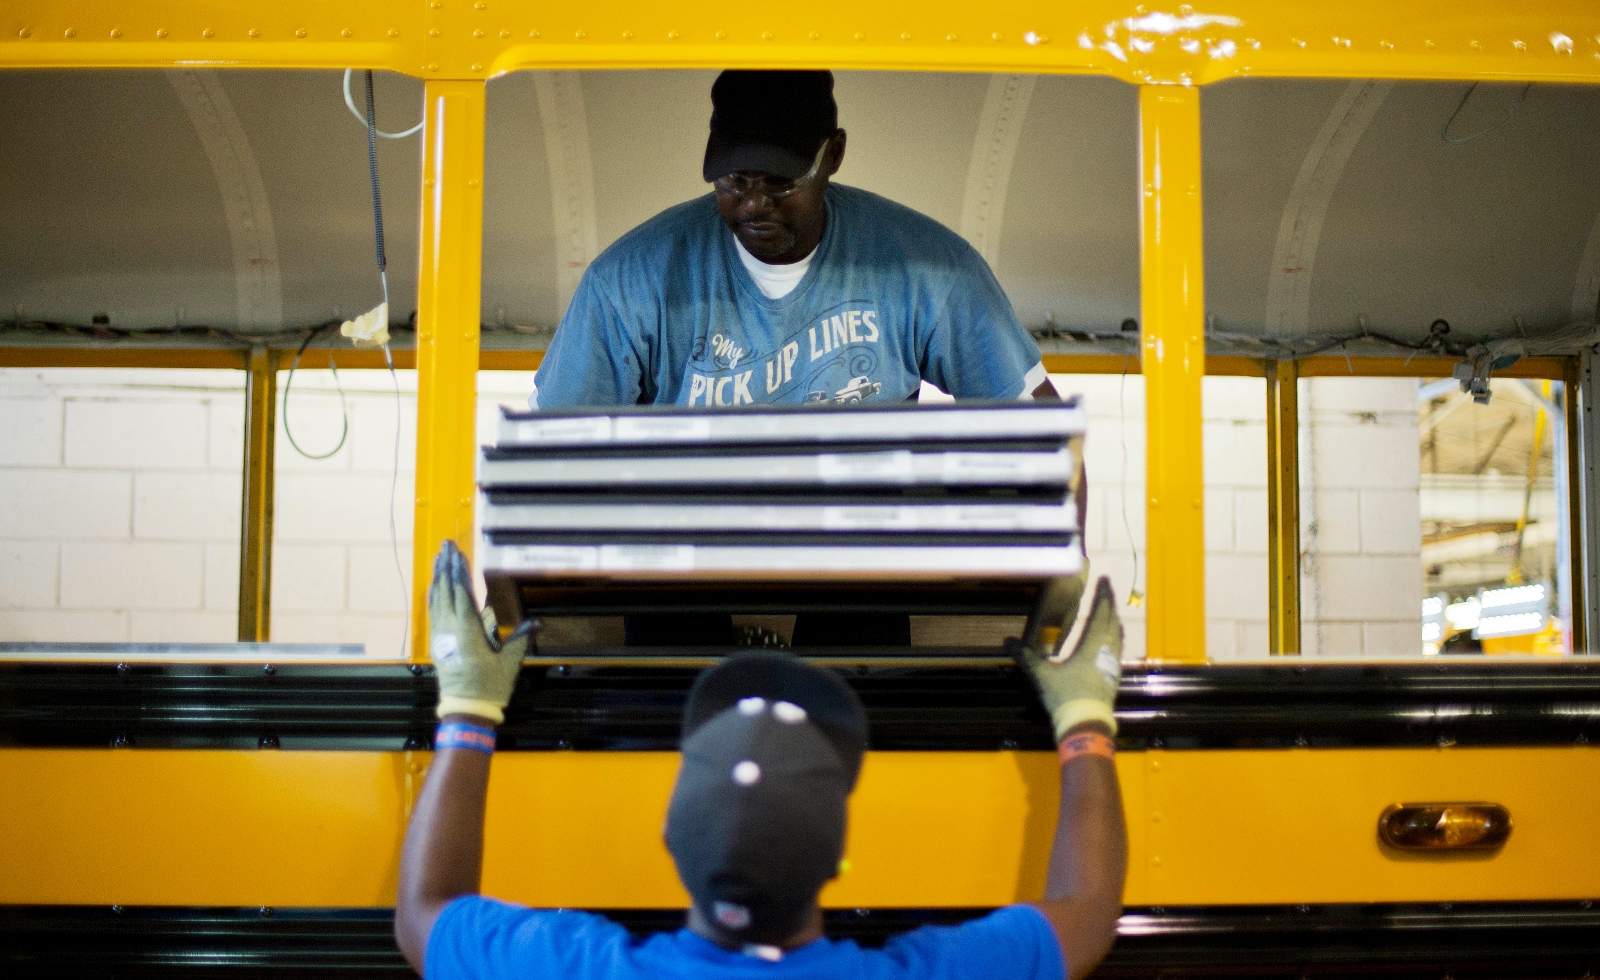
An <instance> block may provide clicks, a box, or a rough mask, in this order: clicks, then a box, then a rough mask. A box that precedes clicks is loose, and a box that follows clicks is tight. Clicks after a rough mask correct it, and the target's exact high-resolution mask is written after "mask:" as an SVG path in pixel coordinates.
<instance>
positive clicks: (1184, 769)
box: [0, 747, 1600, 908]
mask: <svg viewBox="0 0 1600 980" xmlns="http://www.w3.org/2000/svg"><path fill="white" fill-rule="evenodd" d="M426 759H427V756H426V755H424V754H417V755H415V756H413V757H410V758H409V759H408V756H407V755H405V754H403V753H376V752H373V753H358V752H282V751H259V752H245V751H209V750H205V751H202V750H184V751H167V750H145V749H135V750H129V749H122V750H110V749H104V750H102V749H4V750H0V841H3V842H4V844H3V845H0V903H47V904H48V903H64V904H66V903H74V904H80V903H81V904H106V905H109V904H126V905H136V904H159V905H274V906H293V905H303V906H376V905H387V904H390V903H391V902H392V901H393V897H394V889H395V880H396V867H397V860H398V859H397V855H398V852H399V844H400V839H401V836H402V834H403V832H404V820H405V815H406V808H407V799H408V794H409V793H410V792H412V791H413V790H414V788H415V787H416V786H417V785H419V780H418V776H417V774H416V773H415V772H413V771H412V770H413V768H415V769H418V770H420V768H421V765H422V764H424V763H425V762H426ZM1117 765H1118V770H1119V774H1120V776H1121V781H1122V786H1123V793H1124V799H1125V803H1126V806H1127V812H1128V823H1129V842H1130V848H1129V871H1128V888H1127V894H1126V899H1127V901H1128V903H1129V904H1133V905H1182V904H1247V903H1297V902H1305V903H1322V902H1394V901H1472V900H1514V899H1566V898H1590V897H1595V892H1597V891H1600V885H1597V882H1600V843H1597V840H1596V836H1595V834H1594V832H1593V828H1592V827H1590V826H1589V822H1590V820H1592V818H1593V815H1594V814H1596V813H1600V754H1597V753H1596V751H1595V750H1594V749H1591V748H1588V747H1573V748H1528V749H1454V748H1452V749H1367V750H1356V749H1348V750H1346V749H1337V750H1333V749H1322V750H1310V749H1296V750H1252V751H1234V750H1229V751H1195V752H1171V751H1151V752H1129V753H1124V754H1123V755H1122V756H1120V757H1119V758H1118V760H1117ZM676 767H677V756H676V755H675V754H673V753H665V752H636V753H635V752H606V753H576V752H568V753H504V754H502V755H500V756H498V757H496V759H495V762H494V777H493V782H492V783H491V791H490V798H489V817H488V830H487V843H486V856H485V870H484V890H485V891H486V892H487V893H490V894H494V895H498V896H500V897H503V898H507V899H511V900H516V901H522V902H528V903H531V904H537V905H548V906H568V907H592V908H604V907H661V906H671V905H680V904H682V903H683V902H684V900H685V899H684V894H683V892H682V890H681V888H680V887H679V885H678V883H677V880H676V877H675V876H674V874H673V869H672V862H671V858H670V857H669V856H668V855H667V853H666V850H665V848H664V847H663V846H662V844H661V827H662V822H663V817H664V814H665V810H666V800H667V796H668V794H669V793H670V791H671V787H672V780H673V778H674V774H675V772H676ZM1056 798H1057V785H1056V764H1055V758H1054V756H1053V754H1050V753H1042V752H942V753H934V752H927V753H922V752H885V753H873V754H869V756H868V758H867V763H866V766H865V768H864V769H863V772H862V779H861V786H860V788H859V790H858V792H857V794H856V796H855V798H854V800H853V802H852V807H851V830H850V844H849V850H848V854H847V859H848V862H849V867H848V870H847V871H846V872H845V873H844V874H843V875H842V876H841V877H840V878H839V880H838V881H836V882H835V883H834V884H832V885H830V886H829V888H828V889H827V890H826V891H825V892H824V894H823V899H824V902H825V904H827V905H829V906H835V907H847V908H848V907H857V906H862V907H865V906H875V907H930V906H956V905H1001V904H1005V903H1007V902H1012V901H1016V900H1019V899H1027V898H1031V897H1035V896H1037V895H1038V894H1039V893H1040V892H1041V890H1042V888H1043V881H1044V864H1045V860H1046V858H1047V855H1048V850H1049V846H1050V834H1051V828H1052V827H1053V825H1054V821H1055V811H1056ZM1400 801H1406V802H1429V801H1489V802H1496V803H1501V804H1504V805H1505V806H1506V807H1508V808H1509V809H1510V811H1511V814H1512V818H1513V820H1514V823H1515V829H1514V831H1513V832H1512V835H1511V840H1510V842H1509V843H1507V845H1506V846H1505V848H1504V849H1503V850H1502V851H1500V852H1498V853H1496V854H1491V855H1484V856H1476V857H1473V856H1456V857H1443V858H1439V857H1426V858H1417V857H1405V856H1399V855H1394V854H1390V853H1385V852H1384V851H1383V850H1382V849H1381V848H1380V845H1379V844H1378V842H1377V836H1376V827H1377V819H1378V815H1379V813H1380V812H1381V811H1382V810H1383V808H1384V807H1385V806H1387V805H1388V804H1390V803H1394V802H1400Z"/></svg>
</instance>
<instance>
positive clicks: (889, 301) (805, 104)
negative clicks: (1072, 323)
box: [530, 71, 1054, 408]
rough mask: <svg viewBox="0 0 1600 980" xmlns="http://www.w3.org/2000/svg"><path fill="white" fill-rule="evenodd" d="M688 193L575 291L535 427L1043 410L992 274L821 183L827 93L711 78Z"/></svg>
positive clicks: (916, 221) (1040, 389) (929, 234)
mask: <svg viewBox="0 0 1600 980" xmlns="http://www.w3.org/2000/svg"><path fill="white" fill-rule="evenodd" d="M711 103H712V115H711V136H710V139H709V141H708V142H707V145H706V155H705V163H704V166H703V176H704V177H705V179H706V180H707V181H708V182H710V183H711V185H712V188H713V193H711V194H708V195H706V196H705V197H701V198H698V199H696V200H693V201H689V202H687V203H685V204H680V205H678V206H677V207H674V208H669V209H668V210H666V211H663V212H662V213H661V214H659V215H657V216H655V217H654V218H651V219H650V220H649V221H646V222H645V223H644V224H642V225H640V226H639V227H637V228H635V229H633V230H632V231H630V232H628V233H627V234H626V235H624V236H622V238H620V239H618V240H617V242H616V243H615V244H613V245H612V246H611V247H610V248H607V249H606V250H605V252H603V253H602V254H601V255H600V257H599V258H598V259H596V260H595V261H594V263H593V264H592V265H591V266H590V267H589V269H588V271H587V272H585V273H584V276H583V280H582V282H581V283H580V284H579V286H578V291H577V293H576V295H574V296H573V298H572V303H571V305H570V306H568V307H567V311H566V315H565V316H563V317H562V318H561V324H560V326H559V327H558V328H557V330H556V334H555V338H554V339H553V340H552V342H551V344H550V349H549V351H548V352H547V353H546V354H545V359H544V363H543V364H541V365H540V367H539V371H538V374H537V375H536V376H535V385H536V389H535V391H534V394H533V397H532V398H531V399H530V403H531V404H532V406H533V407H534V408H570V407H574V406H582V405H633V404H647V405H689V406H705V407H708V408H710V407H721V406H735V405H749V404H756V403H786V404H794V403H820V404H849V403H854V402H863V401H894V400H901V399H905V398H910V397H913V396H914V395H915V394H916V392H917V389H918V387H919V385H920V383H921V382H922V381H923V380H927V381H929V382H931V383H932V384H934V385H936V386H937V387H939V388H941V389H943V390H944V391H947V392H949V393H950V394H952V395H955V396H956V397H957V398H1025V397H1028V396H1031V395H1036V394H1038V395H1048V396H1051V397H1053V396H1054V389H1052V388H1051V387H1050V382H1049V380H1048V378H1047V377H1046V375H1045V370H1044V365H1043V363H1042V362H1041V361H1040V357H1039V348H1038V346H1037V345H1036V344H1035V343H1034V341H1033V338H1032V337H1031V336H1029V334H1028V332H1027V331H1026V330H1024V329H1023V327H1022V325H1021V324H1020V323H1018V322H1017V318H1016V315H1015V314H1014V313H1013V312H1012V310H1011V303H1010V301H1009V300H1007V299H1006V295H1005V293H1004V292H1003V291H1002V290H1001V288H1000V284H999V283H998V282H996V281H995V278H994V273H993V272H991V271H990V270H989V266H988V265H987V264H986V263H985V262H984V261H983V258H982V256H980V255H979V254H978V253H977V252H976V251H974V250H973V248H972V246H970V245H968V244H967V243H966V242H965V241H964V240H962V238H961V237H960V236H958V235H956V234H955V233H954V232H952V231H951V230H950V229H948V228H946V227H944V226H943V225H941V224H939V223H938V222H937V221H934V220H933V219H931V218H928V217H926V216H924V215H921V214H918V213H917V212H915V211H913V210H911V209H910V208H907V207H904V206H902V205H899V204H896V203H894V202H893V201H889V200H887V199H885V198H882V197H879V196H878V195H876V194H871V193H868V192H867V191H863V190H857V189H856V188H853V187H845V186H842V185H838V184H830V183H829V178H830V177H832V176H833V175H834V174H835V173H836V172H838V170H839V165H840V164H841V163H842V162H843V160H844V148H845V132H844V130H842V129H840V128H839V127H838V109H837V106H836V105H835V103H834V99H833V75H832V73H831V72H826V71H725V72H723V73H722V74H721V76H719V77H718V78H717V81H716V83H715V84H714V85H713V86H712V89H711Z"/></svg>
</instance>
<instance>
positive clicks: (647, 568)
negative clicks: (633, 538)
mask: <svg viewBox="0 0 1600 980" xmlns="http://www.w3.org/2000/svg"><path fill="white" fill-rule="evenodd" d="M600 568H601V570H602V571H607V572H690V571H693V570H694V545H692V544H603V545H601V546H600Z"/></svg>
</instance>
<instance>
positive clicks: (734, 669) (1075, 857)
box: [395, 541, 1126, 980]
mask: <svg viewBox="0 0 1600 980" xmlns="http://www.w3.org/2000/svg"><path fill="white" fill-rule="evenodd" d="M428 603H429V618H430V622H431V624H432V629H433V634H432V638H431V642H432V647H431V649H432V650H433V653H434V661H435V664H436V667H437V670H438V675H439V691H440V703H439V716H440V718H441V719H442V720H443V723H442V724H441V725H440V726H439V731H438V734H437V736H436V737H435V741H434V745H435V750H436V751H435V756H434V761H433V764H432V766H431V767H430V769H429V772H428V776H427V781H426V783H425V784H424V786H423V791H422V794H421V796H420V798H419V799H418V801H417V805H416V810H415V812H414V813H413V815H412V818H411V826H410V829H409V830H408V832H407V834H406V842H405V848H404V851H403V853H402V856H401V863H400V889H399V896H398V900H397V902H396V908H395V936H396V939H397V940H398V942H399V945H400V949H401V951H402V952H403V953H404V954H405V957H406V959H407V961H408V962H410V964H411V965H412V966H413V967H414V968H416V969H417V971H418V972H419V973H422V974H423V976H425V977H426V978H428V980H444V978H454V977H482V978H497V977H504V978H507V980H511V978H518V980H520V978H541V977H560V978H563V980H636V978H637V980H648V978H673V980H677V978H684V980H688V978H691V977H692V978H713V980H831V978H840V980H844V978H851V980H855V978H865V980H879V978H881V980H968V978H970V980H989V978H998V977H1014V978H1018V980H1028V978H1039V980H1067V978H1071V980H1080V978H1082V977H1084V976H1086V975H1088V974H1089V973H1090V972H1091V971H1092V970H1093V969H1094V968H1095V966H1096V965H1097V964H1098V963H1099V962H1100V959H1101V957H1103V956H1104V955H1105V953H1106V951H1107V950H1108V949H1109V948H1110V946H1111V942H1112V940H1113V939H1114V938H1115V930H1116V922H1117V917H1118V915H1119V914H1120V912H1121V906H1122V884H1123V876H1124V873H1125V869H1126V843H1125V840H1124V827H1123V816H1122V801H1121V798H1120V796H1119V793H1118V787H1117V776H1116V770H1115V768H1114V767H1113V766H1112V761H1111V757H1112V753H1113V745H1112V741H1111V736H1112V735H1113V734H1114V733H1115V731H1116V721H1115V719H1114V718H1113V716H1112V711H1111V707H1112V703H1113V701H1114V700H1115V698H1116V689H1117V678H1118V673H1119V671H1120V666H1119V657H1120V654H1121V649H1122V627H1121V624H1120V623H1119V622H1118V621H1117V613H1116V602H1115V599H1114V597H1113V596H1112V593H1111V588H1110V585H1109V583H1108V582H1106V580H1105V579H1101V580H1100V583H1099V585H1098V586H1097V588H1096V590H1095V597H1094V603H1093V607H1092V608H1091V611H1090V614H1089V617H1088V621H1087V623H1086V624H1085V626H1084V628H1083V634H1082V636H1081V637H1080V638H1079V641H1078V644H1077V646H1076V648H1075V649H1074V651H1073V654H1072V656H1070V657H1068V658H1065V659H1061V660H1047V659H1044V658H1042V657H1041V656H1039V655H1038V654H1037V653H1036V652H1031V651H1025V652H1024V654H1023V663H1024V666H1025V667H1026V668H1027V669H1028V671H1029V672H1030V673H1031V675H1032V676H1033V679H1034V681H1035V683H1036V684H1037V686H1038V689H1039V693H1040V696H1041V698H1042V700H1043V701H1044V703H1045V706H1046V707H1047V708H1048V709H1049V711H1050V717H1051V721H1052V724H1053V726H1054V728H1055V731H1056V735H1057V740H1058V743H1059V745H1060V754H1061V760H1062V765H1061V806H1060V812H1059V816H1058V818H1057V824H1056V832H1055V842H1054V845H1053V847H1052V851H1051V856H1050V865H1049V869H1048V875H1047V878H1046V884H1045V897H1044V899H1043V900H1042V901H1039V902H1033V903H1030V904H1027V905H1014V906H1009V907H1007V908H1004V909H1000V910H999V911H997V912H994V913H992V914H990V915H988V916H985V917H983V918H980V919H975V920H973V921H970V922H967V923H965V924H963V925H960V926H954V927H939V928H934V927H925V928H922V929H918V930H916V931H914V932H910V933H907V934H905V935H902V936H899V937H897V938H895V939H892V940H890V942H889V943H888V944H887V945H886V946H884V948H883V949H881V950H864V949H861V948H860V947H858V946H857V945H856V944H855V943H853V942H849V941H833V940H829V939H827V938H825V937H824V936H823V934H822V913H821V909H820V907H819V906H818V904H817V896H818V893H819V892H820V891H821V890H822V887H823V885H825V884H826V883H827V882H828V881H830V880H832V879H833V878H834V877H835V876H836V875H837V874H838V873H839V870H840V861H841V858H842V855H843V853H844V841H845V821H846V802H847V800H848V798H849V795H850V792H851V790H852V789H853V788H854V787H855V783H856V777H857V776H858V774H859V773H860V769H861V762H862V757H863V754H864V753H865V751H866V747H867V723H866V716H865V713H864V711H863V710H862V706H861V703H860V701H859V700H857V698H856V696H855V694H854V693H853V692H852V691H851V690H850V688H849V687H848V686H847V685H846V684H845V683H844V682H843V681H841V680H840V679H839V677H838V675H837V674H835V673H832V672H830V671H827V670H823V669H821V668H817V667H813V666H810V665H808V664H806V663H805V662H804V661H801V660H798V659H795V658H792V657H789V656H787V655H782V654H745V655H741V656H734V657H729V658H727V659H724V660H723V661H722V662H720V663H719V664H718V665H717V666H715V667H712V668H710V669H708V670H707V671H705V672H704V673H702V674H701V675H700V677H699V679H698V680H696V682H695V685H694V687H693V689H692V690H691V691H690V693H689V702H688V707H687V710H686V712H685V716H684V729H683V742H682V750H683V764H682V768H681V769H680V771H679V773H678V781H677V784H676V786H675V787H674V789H673V793H672V800H671V803H670V805H669V807H668V812H667V825H666V844H667V848H668V850H669V851H670V852H671V854H672V858H673V861H674V862H675V863H676V865H677V869H678V875H679V877H680V878H681V879H682V881H683V884H684V887H685V888H686V889H687V890H688V891H689V894H690V896H691V898H692V900H693V901H692V905H691V908H690V910H689V915H688V923H687V925H686V927H685V928H683V929H681V930H679V931H677V932H673V933H661V934H657V935H655V936H652V937H649V938H647V939H634V938H631V937H630V936H629V934H628V932H627V931H626V930H625V929H623V928H622V927H621V926H619V925H617V924H615V923H613V922H611V921H610V920H608V919H606V918H604V917H602V916H598V915H593V914H589V913H584V912H573V911H566V912H555V911H548V910H537V909H528V908H522V907H519V906H514V905H509V904H506V903H503V902H497V901H494V900H492V899H487V898H483V897H481V896H479V894H478V882H479V875H480V870H481V864H482V856H483V854H482V852H483V819H484V802H485V799H486V797H487V795H488V784H489V759H490V756H491V755H492V753H493V751H494V727H493V726H495V725H497V724H499V723H500V721H501V720H502V719H503V709H504V707H505V705H506V704H507V702H508V701H509V700H510V696H511V690H512V687H513V685H514V684H515V682H516V677H517V671H518V668H519V667H520V665H521V661H522V655H523V652H524V651H525V650H526V649H527V632H526V629H523V630H519V631H518V632H517V633H514V634H512V636H511V637H509V638H508V639H506V640H505V642H504V643H497V642H496V641H495V640H493V639H492V636H493V631H492V630H490V631H486V630H485V628H484V625H483V623H482V622H480V619H479V615H478V611H477V606H476V602H475V600H474V599H473V596H472V589H471V580H470V573H469V570H468V568H467V563H466V559H465V558H464V557H463V556H462V555H461V553H460V551H459V550H457V549H456V547H455V545H454V544H453V543H452V542H448V541H447V542H445V546H444V548H443V549H442V550H441V552H440V555H439V558H438V559H437V560H436V561H435V563H434V578H433V585H432V588H431V589H430V590H429V595H428ZM930 857H933V858H937V855H930Z"/></svg>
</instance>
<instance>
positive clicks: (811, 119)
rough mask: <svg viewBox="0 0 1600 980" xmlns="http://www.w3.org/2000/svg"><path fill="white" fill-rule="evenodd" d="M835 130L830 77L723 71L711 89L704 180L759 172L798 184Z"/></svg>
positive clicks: (818, 73) (836, 115)
mask: <svg viewBox="0 0 1600 980" xmlns="http://www.w3.org/2000/svg"><path fill="white" fill-rule="evenodd" d="M838 128H839V107H838V105H837V104H835V103H834V101H833V72H831V71H744V70H740V71H733V70H730V71H725V72H723V73H722V74H721V75H718V76H717V80H716V82H715V84H713V85H712V86H711V138H710V139H709V140H708V141H707V142H706V159H705V165H704V175H705V179H706V180H708V181H710V180H716V179H717V178H718V177H722V176H726V175H727V174H731V173H737V172H739V171H741V170H759V171H762V172H763V173H769V174H772V175H774V176H777V177H782V178H784V179H786V180H797V179H799V178H801V177H804V176H805V175H806V173H808V172H809V171H810V170H811V164H812V162H813V161H815V160H816V158H817V151H818V150H820V149H821V148H822V141H823V140H825V139H827V138H828V137H829V136H832V135H833V133H834V131H835V130H837V129H838Z"/></svg>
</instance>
